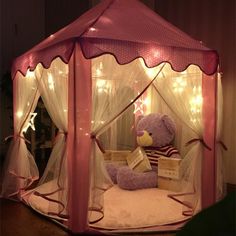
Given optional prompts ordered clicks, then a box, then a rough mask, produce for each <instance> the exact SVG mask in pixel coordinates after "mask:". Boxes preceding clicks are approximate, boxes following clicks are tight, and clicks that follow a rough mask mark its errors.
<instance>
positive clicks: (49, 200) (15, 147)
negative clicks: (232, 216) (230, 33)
mask: <svg viewBox="0 0 236 236" xmlns="http://www.w3.org/2000/svg"><path fill="white" fill-rule="evenodd" d="M218 63H219V58H218V55H217V52H216V51H214V50H211V49H209V48H207V47H205V46H204V45H203V44H202V43H201V42H199V41H196V40H194V39H192V38H191V37H189V36H188V35H186V34H185V33H183V32H181V31H180V30H179V29H177V28H176V27H174V26H173V25H171V24H169V23H168V22H166V21H165V20H164V19H162V18H161V17H160V16H158V15H157V14H156V13H154V12H153V11H151V10H150V9H149V8H147V7H146V6H145V5H143V4H142V3H140V2H138V1H136V0H129V1H127V0H104V1H102V2H101V3H100V4H98V5H97V6H96V7H94V8H92V9H91V10H89V11H88V12H86V13H85V14H84V15H82V16H81V17H80V18H78V19H77V20H76V21H74V22H73V23H71V24H70V25H68V26H66V27H65V28H63V29H61V30H60V31H58V32H57V33H55V34H53V35H51V36H50V37H48V38H47V39H45V40H44V41H43V42H41V43H40V44H38V45H36V46H35V47H34V48H32V49H31V50H29V51H28V52H26V53H25V54H23V55H22V56H20V57H18V58H17V59H16V60H15V62H14V64H13V66H12V79H13V88H14V134H13V135H12V136H11V138H12V140H11V144H10V148H9V152H8V155H7V158H6V162H5V169H4V179H3V185H2V193H1V196H2V197H6V198H11V199H18V200H20V201H23V202H24V203H26V204H27V205H29V206H31V207H32V208H33V209H34V210H36V211H38V212H40V213H41V214H43V215H46V216H47V217H50V218H52V219H53V220H55V221H57V222H59V223H60V224H61V225H63V226H65V227H67V228H69V229H70V230H71V231H73V232H85V231H88V230H91V229H96V230H102V231H104V232H109V231H113V232H124V231H126V230H130V231H134V230H142V231H144V230H158V229H159V228H161V229H164V228H165V229H168V227H172V228H173V227H174V226H175V224H176V225H178V224H179V223H180V222H185V221H186V220H188V219H190V218H191V216H192V215H194V214H196V213H197V212H198V211H200V210H201V209H203V208H205V207H207V206H209V205H211V204H213V203H215V202H216V201H217V200H218V199H220V198H221V197H222V195H223V192H224V191H223V174H222V167H221V166H222V165H221V161H222V157H221V145H220V144H221V142H220V133H221V113H222V112H221V110H222V94H221V83H220V74H219V73H218ZM40 97H41V98H42V100H43V102H44V105H45V107H46V109H47V111H48V113H49V115H50V117H51V119H52V120H53V122H54V124H55V125H56V127H57V128H58V132H57V136H56V138H55V140H54V146H53V148H52V152H51V155H50V158H49V161H48V163H47V166H46V168H45V171H44V174H43V176H42V177H41V178H40V180H39V182H38V184H37V186H36V187H32V183H33V182H34V181H35V180H37V179H38V178H39V173H38V168H37V165H36V163H35V160H34V157H33V156H32V154H31V153H30V151H29V150H28V149H27V146H26V142H27V140H26V139H25V133H26V132H27V129H28V127H29V124H31V125H32V122H33V117H34V116H35V114H34V111H35V108H36V106H37V102H38V99H39V98H40ZM151 112H162V113H166V114H169V115H171V116H172V117H173V118H174V120H175V122H176V124H177V134H176V138H175V146H176V147H177V148H178V149H179V151H180V154H181V158H182V159H181V164H180V169H181V171H180V172H181V174H180V177H179V179H178V180H173V181H171V180H170V181H169V182H168V183H169V184H168V185H167V186H166V187H164V188H150V189H140V190H135V191H128V190H123V189H120V188H119V187H118V186H117V185H115V184H114V183H113V182H112V181H111V178H110V176H109V174H108V172H107V170H106V163H111V162H114V163H116V164H117V165H125V162H126V159H125V155H126V154H127V155H128V154H129V153H130V152H131V151H132V150H133V148H134V147H135V145H136V144H135V141H134V140H135V131H134V128H133V126H134V123H135V119H136V117H137V116H138V115H139V114H148V113H151ZM171 186H175V188H174V187H173V188H172V187H171ZM176 186H177V188H176ZM176 228H177V226H176ZM169 229H170V228H169Z"/></svg>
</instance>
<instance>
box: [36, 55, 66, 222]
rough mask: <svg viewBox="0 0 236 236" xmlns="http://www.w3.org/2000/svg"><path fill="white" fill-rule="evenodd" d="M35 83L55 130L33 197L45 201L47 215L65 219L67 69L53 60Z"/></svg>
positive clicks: (38, 74) (37, 72) (59, 61)
mask: <svg viewBox="0 0 236 236" xmlns="http://www.w3.org/2000/svg"><path fill="white" fill-rule="evenodd" d="M35 74H36V79H37V84H38V88H39V91H40V94H41V97H42V100H43V102H44V105H45V107H46V109H47V111H48V113H49V115H50V117H51V119H52V121H53V122H54V124H55V125H56V127H57V128H58V132H57V135H56V137H55V140H52V142H53V148H52V152H51V154H50V157H49V160H48V163H47V166H46V169H45V171H44V174H43V176H42V177H41V179H40V182H39V184H38V186H42V185H43V184H44V185H45V190H44V191H43V192H41V191H38V190H37V188H36V189H35V192H34V194H36V195H38V196H40V197H42V198H44V199H46V200H48V214H49V215H52V216H53V215H55V216H59V217H62V218H67V200H68V199H67V191H68V190H67V188H68V185H67V181H68V178H67V149H66V141H67V131H68V65H67V64H65V63H63V62H62V61H61V59H60V58H56V59H55V60H54V61H53V62H52V63H51V66H50V68H48V69H45V68H43V67H42V65H41V64H39V65H38V66H37V68H36V73H35Z"/></svg>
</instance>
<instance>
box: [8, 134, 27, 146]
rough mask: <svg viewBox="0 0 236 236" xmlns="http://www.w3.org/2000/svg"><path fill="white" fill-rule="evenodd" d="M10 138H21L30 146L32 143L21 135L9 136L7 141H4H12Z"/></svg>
mask: <svg viewBox="0 0 236 236" xmlns="http://www.w3.org/2000/svg"><path fill="white" fill-rule="evenodd" d="M10 138H21V139H23V140H24V141H25V142H26V143H28V144H31V142H30V141H29V140H28V139H26V138H25V137H24V136H21V135H19V134H15V135H13V134H12V135H9V136H7V137H6V138H5V139H4V141H7V140H8V139H10Z"/></svg>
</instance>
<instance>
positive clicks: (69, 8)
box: [45, 0, 90, 36]
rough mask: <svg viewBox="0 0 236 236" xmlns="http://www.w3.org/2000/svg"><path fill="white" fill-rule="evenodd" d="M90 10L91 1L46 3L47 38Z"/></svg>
mask: <svg viewBox="0 0 236 236" xmlns="http://www.w3.org/2000/svg"><path fill="white" fill-rule="evenodd" d="M89 8H90V1H84V0H83V1H81V0H80V1H79V0H68V1H65V0H50V1H45V36H49V35H50V34H52V33H55V32H57V31H58V30H60V29H61V28H62V27H64V26H66V25H68V24H69V23H71V22H73V21H74V20H76V19H77V18H78V17H79V16H80V15H82V14H83V13H84V12H86V11H87V10H88V9H89Z"/></svg>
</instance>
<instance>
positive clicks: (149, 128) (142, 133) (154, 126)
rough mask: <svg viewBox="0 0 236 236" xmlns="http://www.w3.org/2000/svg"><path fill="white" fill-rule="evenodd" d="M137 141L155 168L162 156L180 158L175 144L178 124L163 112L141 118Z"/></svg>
mask: <svg viewBox="0 0 236 236" xmlns="http://www.w3.org/2000/svg"><path fill="white" fill-rule="evenodd" d="M136 131H137V143H138V145H139V146H141V147H143V148H144V150H145V152H146V154H147V156H148V158H149V161H150V163H151V165H152V167H153V168H154V169H156V168H157V165H158V159H159V157H160V156H162V157H172V158H180V156H179V152H178V150H177V149H176V148H175V147H174V146H173V140H174V137H175V132H176V126H175V122H174V120H173V119H172V118H171V117H170V116H168V115H166V114H161V113H151V114H149V115H147V116H143V117H141V118H140V119H139V121H138V123H137V126H136Z"/></svg>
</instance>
